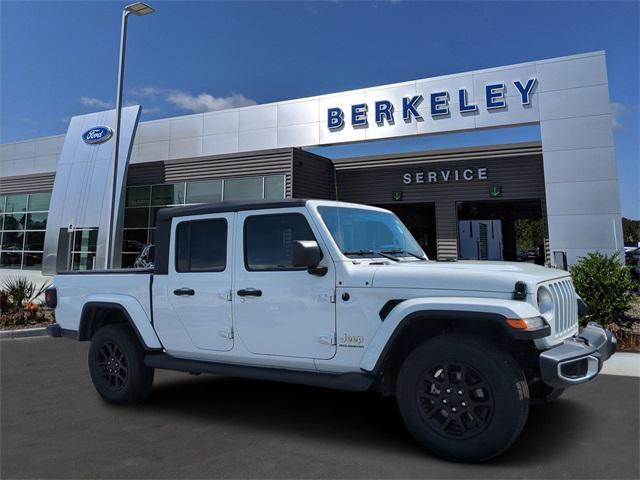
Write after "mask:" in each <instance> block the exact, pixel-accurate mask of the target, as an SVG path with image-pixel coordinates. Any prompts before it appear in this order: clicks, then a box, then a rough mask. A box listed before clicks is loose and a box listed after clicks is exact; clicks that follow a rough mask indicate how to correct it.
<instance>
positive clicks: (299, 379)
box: [144, 353, 375, 392]
mask: <svg viewBox="0 0 640 480" xmlns="http://www.w3.org/2000/svg"><path fill="white" fill-rule="evenodd" d="M144 363H145V365H147V366H148V367H153V368H160V369H163V370H177V371H180V372H189V373H213V374H216V375H225V376H228V377H240V378H252V379H256V380H269V381H274V382H285V383H297V384H301V385H310V386H313V387H325V388H333V389H336V390H347V391H352V392H363V391H365V390H369V389H370V388H371V386H372V385H373V381H374V379H375V378H374V377H373V376H372V375H369V374H366V373H355V372H353V373H342V374H330V373H316V372H307V371H299V370H286V369H278V368H266V367H252V366H245V365H230V364H225V363H212V362H203V361H199V360H185V359H182V358H175V357H172V356H170V355H167V354H164V353H149V354H147V355H145V357H144Z"/></svg>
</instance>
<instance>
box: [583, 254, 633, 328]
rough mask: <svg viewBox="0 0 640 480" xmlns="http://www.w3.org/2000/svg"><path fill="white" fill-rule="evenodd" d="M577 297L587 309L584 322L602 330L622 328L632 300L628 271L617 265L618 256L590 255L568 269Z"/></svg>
mask: <svg viewBox="0 0 640 480" xmlns="http://www.w3.org/2000/svg"><path fill="white" fill-rule="evenodd" d="M571 276H572V277H573V283H574V285H575V288H576V291H577V292H578V295H580V296H581V297H582V299H583V300H584V301H585V303H586V304H587V305H588V306H589V312H588V313H587V315H585V317H584V318H583V319H582V321H583V322H587V321H594V322H598V323H600V324H601V325H603V326H612V325H616V326H624V325H625V324H626V323H629V321H628V319H627V318H626V317H625V313H626V312H627V310H628V309H629V302H630V301H631V298H632V297H633V292H632V290H633V288H634V283H633V281H632V279H631V269H630V268H629V267H628V266H626V265H623V264H622V263H621V262H620V253H614V254H612V255H605V254H602V253H600V252H595V253H589V254H587V256H586V257H582V258H580V260H579V261H578V262H577V263H576V264H575V265H573V266H572V267H571Z"/></svg>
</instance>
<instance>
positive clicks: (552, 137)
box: [536, 52, 623, 265]
mask: <svg viewBox="0 0 640 480" xmlns="http://www.w3.org/2000/svg"><path fill="white" fill-rule="evenodd" d="M536 69H537V74H538V85H539V89H538V92H537V95H538V99H539V105H540V134H541V138H542V156H543V161H544V181H545V191H546V207H547V218H548V229H549V243H550V250H551V261H552V262H553V252H554V251H562V252H565V253H566V254H567V261H568V264H569V265H572V264H574V263H575V262H576V261H577V260H578V259H579V258H580V257H581V256H584V255H586V254H587V253H588V252H592V251H596V250H599V251H601V252H603V253H608V254H610V253H613V252H616V251H619V250H621V249H622V245H623V241H622V222H621V210H620V197H619V193H618V178H617V169H616V158H615V150H614V145H613V128H612V118H611V106H610V103H609V88H608V84H607V67H606V62H605V55H604V52H597V53H595V54H588V55H584V56H582V57H580V58H570V59H563V60H545V61H540V62H536Z"/></svg>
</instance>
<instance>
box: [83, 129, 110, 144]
mask: <svg viewBox="0 0 640 480" xmlns="http://www.w3.org/2000/svg"><path fill="white" fill-rule="evenodd" d="M112 136H113V130H112V129H111V127H93V128H90V129H89V130H87V131H86V132H84V133H83V134H82V140H83V141H84V143H88V144H90V145H93V144H95V143H103V142H106V141H107V140H109V139H110V138H111V137H112Z"/></svg>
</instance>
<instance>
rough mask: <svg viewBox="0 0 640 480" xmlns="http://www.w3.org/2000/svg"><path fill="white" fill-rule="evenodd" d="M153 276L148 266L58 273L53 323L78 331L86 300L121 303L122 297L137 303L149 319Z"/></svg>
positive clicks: (55, 281) (55, 284)
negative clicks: (56, 303) (54, 319)
mask: <svg viewBox="0 0 640 480" xmlns="http://www.w3.org/2000/svg"><path fill="white" fill-rule="evenodd" d="M152 276H153V274H152V270H150V269H119V270H88V271H84V272H61V273H59V274H58V275H57V276H56V277H55V280H54V286H55V287H56V290H57V292H58V305H57V308H56V322H57V323H58V324H60V327H61V328H63V329H66V330H76V331H77V330H78V326H79V323H80V318H81V316H82V308H83V306H84V305H85V304H86V303H88V302H95V303H110V302H115V303H123V300H124V301H126V303H128V304H133V305H135V304H138V305H139V307H140V309H141V311H143V312H144V314H145V315H146V316H147V318H148V320H149V322H151V319H152V313H151V281H152Z"/></svg>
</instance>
